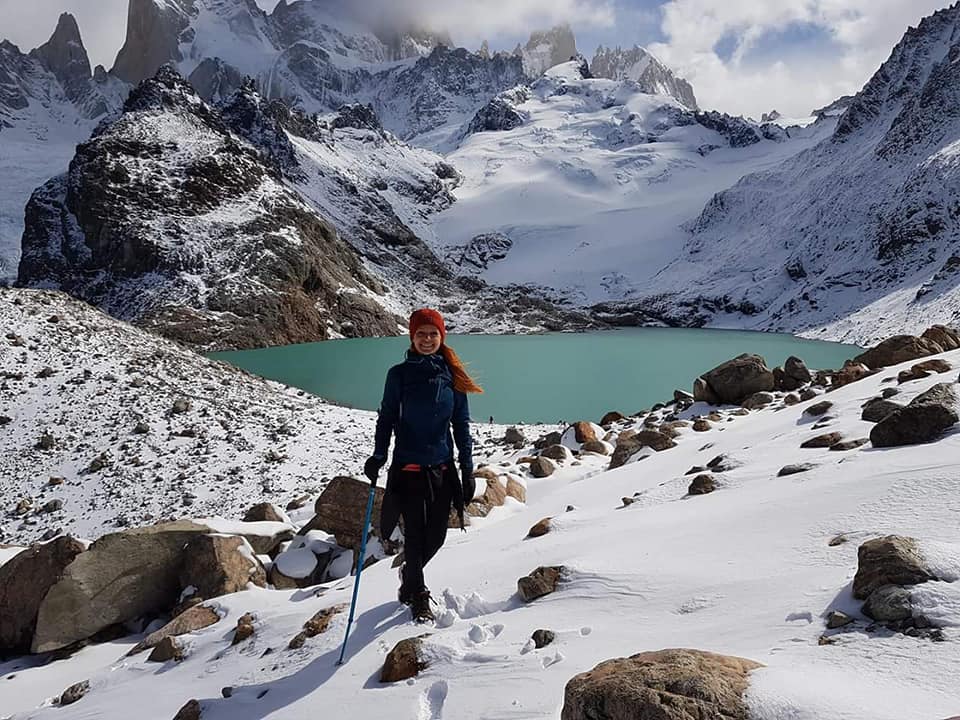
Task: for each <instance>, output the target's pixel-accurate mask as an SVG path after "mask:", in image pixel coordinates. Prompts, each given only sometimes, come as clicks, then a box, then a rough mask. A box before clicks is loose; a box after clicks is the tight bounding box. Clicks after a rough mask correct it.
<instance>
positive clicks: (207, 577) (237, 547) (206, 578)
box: [180, 535, 267, 600]
mask: <svg viewBox="0 0 960 720" xmlns="http://www.w3.org/2000/svg"><path fill="white" fill-rule="evenodd" d="M250 583H253V584H254V585H257V586H259V587H266V584H267V576H266V573H265V572H264V569H263V565H261V564H260V561H259V560H257V558H256V557H255V556H254V554H253V549H252V548H251V547H250V545H249V544H248V543H247V541H246V540H244V539H243V538H242V537H236V536H231V535H198V536H197V537H195V538H193V539H192V540H190V542H189V543H187V545H186V548H185V550H184V557H183V565H182V566H181V568H180V586H181V587H184V588H186V587H190V586H193V587H194V588H196V593H195V594H196V595H197V596H198V597H201V598H204V599H205V600H208V599H210V598H214V597H219V596H220V595H227V594H229V593H235V592H239V591H240V590H245V589H246V588H247V585H248V584H250Z"/></svg>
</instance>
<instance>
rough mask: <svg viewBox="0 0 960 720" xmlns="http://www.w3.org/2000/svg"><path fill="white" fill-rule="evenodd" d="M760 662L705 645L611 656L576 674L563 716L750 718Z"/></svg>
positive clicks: (567, 719)
mask: <svg viewBox="0 0 960 720" xmlns="http://www.w3.org/2000/svg"><path fill="white" fill-rule="evenodd" d="M759 667H763V666H762V665H761V664H760V663H757V662H754V661H753V660H747V659H745V658H741V657H733V656H729V655H717V654H714V653H710V652H704V651H702V650H675V649H670V650H657V651H655V652H643V653H639V654H637V655H633V656H631V657H629V658H617V659H615V660H606V661H604V662H602V663H600V664H599V665H597V666H596V667H595V668H593V670H589V671H587V672H585V673H580V674H579V675H575V676H574V677H573V678H571V680H570V681H569V682H568V683H567V686H566V689H565V690H564V697H563V710H562V711H561V714H560V718H561V720H598V719H599V718H602V719H603V720H638V719H641V718H642V719H644V720H646V719H649V720H706V719H707V718H723V720H747V717H748V715H747V708H746V706H745V704H744V702H743V694H744V692H745V691H746V689H747V685H748V675H749V673H750V671H751V670H755V669H756V668H759Z"/></svg>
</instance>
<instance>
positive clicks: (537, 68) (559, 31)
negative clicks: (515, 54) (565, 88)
mask: <svg viewBox="0 0 960 720" xmlns="http://www.w3.org/2000/svg"><path fill="white" fill-rule="evenodd" d="M577 54H578V53H577V40H576V37H574V34H573V30H572V29H571V27H570V26H569V25H568V24H566V23H562V24H560V25H555V26H554V27H552V28H550V29H549V30H537V31H534V32H532V33H531V34H530V39H529V40H528V41H527V44H526V45H524V46H523V48H521V50H520V55H521V57H522V58H523V71H524V73H525V74H526V75H527V77H531V78H535V77H538V76H540V75H542V74H543V73H544V72H545V71H546V70H548V69H549V68H552V67H553V66H554V65H559V64H560V63H565V62H567V61H568V60H570V58H572V57H574V56H576V55H577Z"/></svg>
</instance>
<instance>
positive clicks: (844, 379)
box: [830, 360, 876, 390]
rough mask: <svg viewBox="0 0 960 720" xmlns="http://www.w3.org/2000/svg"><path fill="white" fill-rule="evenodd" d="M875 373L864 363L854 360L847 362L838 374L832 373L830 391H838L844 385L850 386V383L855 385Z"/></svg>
mask: <svg viewBox="0 0 960 720" xmlns="http://www.w3.org/2000/svg"><path fill="white" fill-rule="evenodd" d="M874 372H876V370H872V369H871V368H870V367H868V366H867V365H864V364H863V363H859V362H856V361H854V360H847V361H846V362H844V363H843V367H842V368H840V369H839V370H837V372H835V373H830V389H831V390H836V389H837V388H841V387H843V386H844V385H849V384H850V383H855V382H857V381H858V380H863V379H864V378H865V377H869V376H870V375H872V374H873V373H874Z"/></svg>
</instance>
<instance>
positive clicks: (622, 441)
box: [607, 430, 677, 470]
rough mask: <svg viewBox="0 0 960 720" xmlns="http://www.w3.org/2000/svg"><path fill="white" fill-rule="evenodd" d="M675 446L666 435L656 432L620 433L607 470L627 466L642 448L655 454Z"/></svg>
mask: <svg viewBox="0 0 960 720" xmlns="http://www.w3.org/2000/svg"><path fill="white" fill-rule="evenodd" d="M676 446H677V444H676V443H675V442H674V441H673V440H672V439H671V438H670V437H669V436H667V435H665V434H664V433H662V432H659V431H657V430H641V431H640V432H638V433H631V434H627V433H620V437H618V438H617V446H616V448H614V450H613V455H612V456H611V458H610V465H609V466H608V468H607V469H608V470H613V469H614V468H618V467H620V466H622V465H626V464H627V460H629V459H630V458H631V457H633V455H635V454H636V453H637V452H639V451H640V450H641V449H642V448H645V447H648V448H651V449H653V450H655V451H657V452H660V451H662V450H669V449H670V448H673V447H676Z"/></svg>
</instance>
